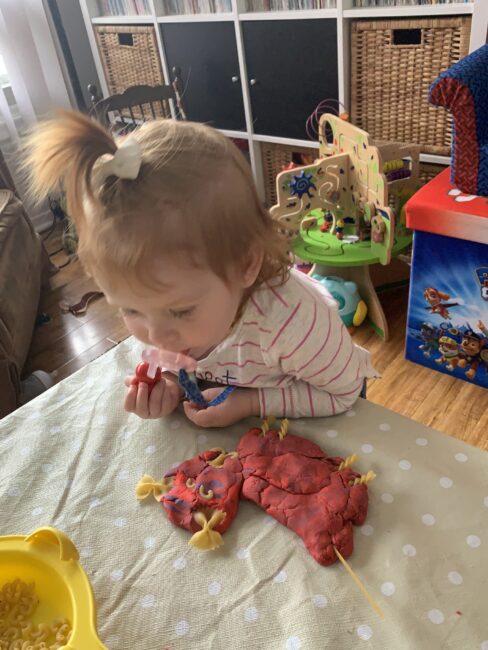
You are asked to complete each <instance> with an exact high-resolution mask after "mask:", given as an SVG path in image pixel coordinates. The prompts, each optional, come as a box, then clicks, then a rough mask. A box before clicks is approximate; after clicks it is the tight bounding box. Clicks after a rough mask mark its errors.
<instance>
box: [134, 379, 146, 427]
mask: <svg viewBox="0 0 488 650" xmlns="http://www.w3.org/2000/svg"><path fill="white" fill-rule="evenodd" d="M148 398H149V387H148V385H147V384H145V383H144V382H143V381H141V382H139V384H138V385H137V396H136V410H135V413H137V415H138V416H139V417H141V418H148V417H149V399H148Z"/></svg>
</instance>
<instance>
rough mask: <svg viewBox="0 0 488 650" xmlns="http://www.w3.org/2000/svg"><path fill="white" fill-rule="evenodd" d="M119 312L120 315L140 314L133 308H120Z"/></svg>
mask: <svg viewBox="0 0 488 650" xmlns="http://www.w3.org/2000/svg"><path fill="white" fill-rule="evenodd" d="M120 313H121V314H122V316H126V317H130V316H140V314H139V312H138V311H136V310H135V309H121V310H120Z"/></svg>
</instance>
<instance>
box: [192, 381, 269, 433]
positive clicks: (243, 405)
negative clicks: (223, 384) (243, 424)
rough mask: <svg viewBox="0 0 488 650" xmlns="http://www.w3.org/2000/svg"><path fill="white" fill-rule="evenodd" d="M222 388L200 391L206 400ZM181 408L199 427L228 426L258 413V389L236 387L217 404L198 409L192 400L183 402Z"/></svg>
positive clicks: (213, 396) (211, 398)
mask: <svg viewBox="0 0 488 650" xmlns="http://www.w3.org/2000/svg"><path fill="white" fill-rule="evenodd" d="M223 390H224V389H223V388H209V389H208V390H204V391H203V392H202V394H203V396H204V398H205V399H206V400H207V402H210V401H211V400H213V399H215V398H216V397H217V396H218V395H220V393H221V392H222V391H223ZM183 408H184V409H185V414H186V416H187V418H188V419H189V420H191V421H192V422H194V423H195V424H197V425H198V426H199V427H228V426H229V425H231V424H234V422H238V421H239V420H242V419H243V418H248V417H251V416H252V415H259V411H260V409H259V397H258V391H257V390H256V389H254V388H237V389H236V390H235V391H234V392H233V393H231V394H230V395H229V397H228V398H227V399H226V400H225V401H224V402H222V404H219V405H218V406H209V407H208V408H206V409H199V407H198V406H197V405H196V404H193V403H192V402H184V403H183Z"/></svg>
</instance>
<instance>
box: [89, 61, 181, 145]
mask: <svg viewBox="0 0 488 650" xmlns="http://www.w3.org/2000/svg"><path fill="white" fill-rule="evenodd" d="M173 75H174V78H173V82H172V84H171V85H168V86H146V85H143V86H130V87H129V88H127V89H126V90H124V92H123V93H121V94H118V95H111V96H110V97H105V98H102V97H101V96H100V93H99V91H98V88H97V86H95V84H90V85H89V86H88V92H89V93H90V98H91V103H92V108H91V110H90V114H91V115H93V116H95V117H96V118H97V119H98V120H99V121H100V122H101V123H102V124H104V125H105V126H107V127H109V128H111V129H112V130H115V131H117V132H127V131H131V130H132V129H134V128H135V127H136V126H137V125H138V124H140V123H142V122H147V121H148V120H154V119H157V118H159V117H168V118H169V117H171V110H170V106H169V100H173V101H174V107H175V111H176V119H179V120H186V111H185V109H184V104H183V97H182V95H183V93H182V83H181V79H180V76H179V75H180V70H179V68H173Z"/></svg>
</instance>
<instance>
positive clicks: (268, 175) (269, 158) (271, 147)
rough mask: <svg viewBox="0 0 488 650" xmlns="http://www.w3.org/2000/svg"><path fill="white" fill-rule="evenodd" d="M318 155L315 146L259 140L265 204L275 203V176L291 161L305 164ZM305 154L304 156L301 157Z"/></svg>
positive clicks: (269, 206)
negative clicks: (298, 145)
mask: <svg viewBox="0 0 488 650" xmlns="http://www.w3.org/2000/svg"><path fill="white" fill-rule="evenodd" d="M318 155H319V150H318V149H317V148H315V147H295V146H292V145H288V144H273V143H271V142H261V158H262V162H263V178H264V189H265V196H266V206H267V207H268V208H271V207H272V206H273V205H275V204H276V201H277V195H276V177H277V175H278V174H279V173H280V172H281V171H283V167H286V166H287V165H289V164H290V163H291V162H294V163H296V164H297V165H305V164H308V163H309V162H313V161H314V160H315V159H316V158H317V157H318ZM303 156H305V158H302V157H303Z"/></svg>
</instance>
